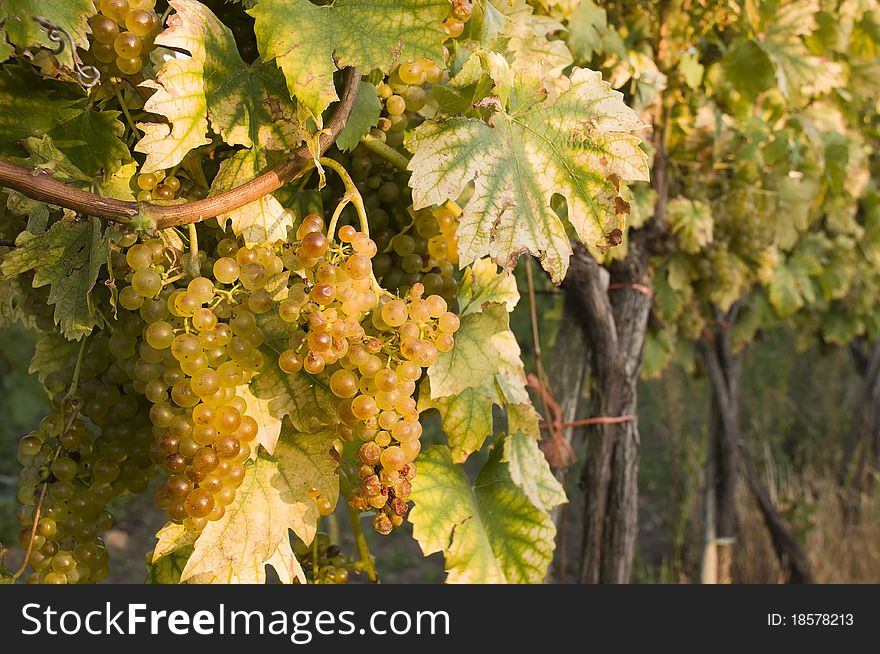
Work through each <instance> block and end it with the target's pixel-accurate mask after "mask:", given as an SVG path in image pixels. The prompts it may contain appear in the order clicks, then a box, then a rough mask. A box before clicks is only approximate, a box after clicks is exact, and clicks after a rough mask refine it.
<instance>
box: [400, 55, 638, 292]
mask: <svg viewBox="0 0 880 654" xmlns="http://www.w3.org/2000/svg"><path fill="white" fill-rule="evenodd" d="M641 127H643V123H642V122H641V120H640V119H639V118H638V116H636V114H635V113H634V112H633V111H632V110H631V109H629V108H628V107H627V106H626V105H625V104H624V103H623V96H622V95H621V94H620V93H618V92H616V91H613V90H612V89H611V87H610V86H609V85H608V84H607V83H606V82H603V81H602V77H601V75H600V74H599V73H597V72H593V71H589V70H585V69H583V70H576V71H575V72H574V73H573V74H572V77H571V85H570V88H569V89H568V90H567V91H565V92H564V93H562V94H561V95H560V96H559V97H558V98H556V99H555V100H547V101H546V102H544V103H541V104H539V105H537V106H533V107H532V108H531V109H530V110H528V111H526V112H524V113H522V114H518V113H516V112H514V113H506V112H503V111H499V112H497V113H495V114H494V115H493V117H492V125H490V124H488V123H485V122H483V121H481V120H477V119H471V118H453V119H450V120H448V121H445V122H440V123H434V122H426V123H424V124H423V125H421V126H420V127H419V128H417V129H416V130H415V132H414V133H413V136H412V138H411V140H410V142H409V147H410V148H411V150H412V151H413V158H412V160H411V161H410V164H409V169H410V170H411V171H412V178H411V185H412V188H413V202H414V205H415V206H416V208H421V207H426V206H430V205H436V204H440V203H442V202H444V201H446V200H448V199H457V198H459V196H461V194H462V193H463V192H464V190H465V187H466V186H467V185H468V184H469V183H471V182H473V184H474V191H473V194H472V195H471V197H470V199H469V200H468V202H467V204H466V205H465V207H464V211H463V213H462V215H461V218H460V225H459V228H458V238H459V254H460V257H461V262H462V264H468V263H470V262H472V261H474V260H476V259H478V258H480V257H482V256H484V255H487V254H488V255H490V256H491V257H492V259H493V260H494V261H495V262H496V263H498V264H499V265H501V266H502V267H504V268H507V269H510V268H512V267H513V265H514V264H515V263H516V261H517V259H518V258H519V256H520V255H521V254H523V253H524V252H531V253H532V254H534V255H535V256H537V257H539V258H540V259H541V263H542V265H543V266H544V268H545V269H546V270H547V271H548V272H549V273H550V274H551V276H552V278H553V280H554V281H555V282H560V281H561V280H562V278H563V277H564V276H565V271H566V270H567V268H568V259H569V256H570V255H571V244H570V242H569V237H568V234H567V233H566V229H565V226H564V225H563V222H562V220H561V219H560V218H559V216H558V215H557V214H556V213H555V212H554V211H553V209H552V208H551V198H552V197H553V195H554V194H560V195H562V196H563V197H564V198H565V199H566V202H567V204H568V212H567V214H568V221H569V223H570V224H571V226H572V227H573V228H574V230H575V232H576V234H577V236H578V238H580V240H582V241H583V242H584V243H587V244H588V245H590V246H595V247H600V248H605V247H607V246H608V245H609V244H616V243H617V242H619V238H620V230H622V228H623V226H624V216H625V214H626V212H627V211H628V208H629V206H628V205H627V203H626V202H624V201H623V200H622V199H621V198H620V196H619V193H618V191H619V183H620V181H621V180H647V179H648V166H647V158H646V156H645V153H644V152H643V151H642V150H641V149H640V147H639V143H640V140H639V138H638V137H636V136H635V135H634V134H632V132H633V131H634V130H636V129H639V128H641Z"/></svg>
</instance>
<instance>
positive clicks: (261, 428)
mask: <svg viewBox="0 0 880 654" xmlns="http://www.w3.org/2000/svg"><path fill="white" fill-rule="evenodd" d="M236 395H238V397H240V398H243V399H244V401H245V402H246V403H247V415H249V416H250V417H251V418H253V419H254V420H256V421H257V437H256V439H255V442H256V443H259V444H260V445H262V446H263V448H264V449H265V450H266V452H268V453H269V454H274V453H275V447H276V446H277V445H278V439H279V438H280V436H281V422H282V419H281V418H279V417H277V416H274V415H272V412H271V411H270V410H269V405H270V404H271V400H267V399H261V398H258V397H257V396H256V395H254V394H253V393H252V392H251V389H250V386H239V387H238V388H237V389H236Z"/></svg>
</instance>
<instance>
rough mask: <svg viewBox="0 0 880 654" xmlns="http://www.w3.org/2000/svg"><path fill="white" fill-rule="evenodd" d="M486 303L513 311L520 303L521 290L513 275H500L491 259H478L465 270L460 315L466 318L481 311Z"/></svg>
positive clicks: (459, 300) (459, 290) (506, 273)
mask: <svg viewBox="0 0 880 654" xmlns="http://www.w3.org/2000/svg"><path fill="white" fill-rule="evenodd" d="M486 302H498V303H500V304H503V305H505V307H506V308H507V310H508V311H513V308H514V307H515V306H516V305H517V303H518V302H519V290H518V289H517V288H516V278H514V276H513V275H512V274H511V273H509V272H507V271H506V270H502V271H501V272H500V273H499V271H498V266H497V265H495V263H494V262H493V261H492V260H491V259H478V260H477V261H474V263H473V264H471V265H470V266H467V267H466V268H465V269H464V272H463V275H462V278H461V283H460V284H459V287H458V305H459V311H458V314H459V315H460V316H466V315H467V314H469V313H473V312H475V311H479V310H480V308H481V307H482V306H483V304H484V303H486Z"/></svg>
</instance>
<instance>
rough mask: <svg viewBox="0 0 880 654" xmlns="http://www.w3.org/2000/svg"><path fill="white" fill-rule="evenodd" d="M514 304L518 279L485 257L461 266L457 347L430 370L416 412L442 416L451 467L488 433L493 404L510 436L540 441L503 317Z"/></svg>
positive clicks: (520, 365) (518, 359) (513, 342)
mask: <svg viewBox="0 0 880 654" xmlns="http://www.w3.org/2000/svg"><path fill="white" fill-rule="evenodd" d="M518 301H519V292H518V291H517V288H516V280H515V279H514V278H513V276H512V275H511V274H510V273H508V272H506V271H503V270H502V271H499V270H498V267H497V266H496V265H495V264H494V263H492V262H491V261H489V260H488V259H484V260H479V261H476V262H474V263H473V264H472V265H471V266H469V267H467V268H465V270H464V275H463V276H462V283H461V286H460V287H459V292H458V306H459V314H460V315H461V316H462V324H461V327H460V328H459V330H458V332H456V335H455V347H453V349H452V350H451V351H450V352H448V353H445V354H443V355H441V357H440V359H439V360H438V362H437V364H435V365H434V366H431V367H430V368H428V377H427V378H426V380H425V381H424V382H423V383H422V388H421V391H420V393H419V411H426V410H428V409H436V410H437V411H438V412H439V413H440V419H441V423H442V426H443V431H444V432H445V434H446V437H447V441H448V443H449V446H450V447H451V448H452V458H453V461H455V463H462V462H464V461H465V460H466V459H467V457H468V456H470V455H471V454H472V453H473V452H475V451H477V450H479V449H480V448H481V447H482V446H483V443H484V442H485V440H486V438H488V437H489V436H490V435H492V433H493V410H492V407H493V406H498V407H501V408H504V409H506V411H507V422H508V427H507V428H508V431H509V432H510V433H513V434H516V433H522V434H524V435H527V436H529V437H532V438H535V439H538V438H540V432H539V429H538V421H539V416H538V414H537V412H536V411H535V410H534V408H533V407H532V405H531V399H530V398H529V394H528V391H527V390H526V374H525V369H524V367H523V363H522V358H521V352H520V349H519V345H518V344H517V342H516V337H515V336H514V335H513V332H512V331H510V327H509V317H508V316H507V315H506V314H507V313H508V312H510V311H513V308H514V307H515V306H516V304H517V302H518Z"/></svg>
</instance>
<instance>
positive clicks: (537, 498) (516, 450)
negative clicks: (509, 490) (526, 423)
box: [502, 434, 568, 512]
mask: <svg viewBox="0 0 880 654" xmlns="http://www.w3.org/2000/svg"><path fill="white" fill-rule="evenodd" d="M502 461H504V462H505V463H507V468H508V472H509V473H510V478H511V480H512V481H513V483H514V484H516V485H517V486H519V487H520V488H521V489H522V491H523V493H525V495H526V497H528V498H529V501H530V502H531V503H532V504H534V505H535V506H537V507H538V508H541V509H544V510H545V511H548V512H549V511H551V510H552V509H553V507H555V506H558V505H560V504H565V503H566V502H567V501H568V498H567V497H566V496H565V490H564V489H563V488H562V485H561V484H560V483H559V481H557V479H556V477H554V476H553V472H552V471H551V470H550V465H549V464H548V463H547V459H546V458H545V457H544V453H543V452H541V448H540V447H538V441H536V440H535V439H534V438H529V437H527V436H525V435H523V434H511V435H509V436H507V437H506V438H505V439H504V456H503V458H502Z"/></svg>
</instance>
